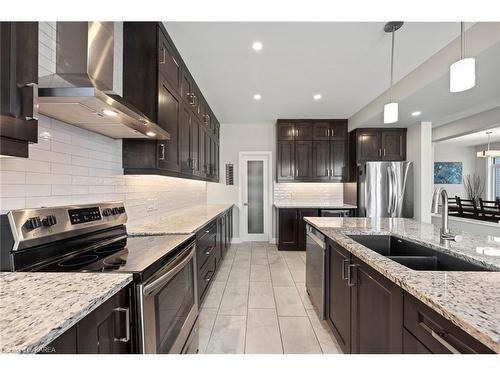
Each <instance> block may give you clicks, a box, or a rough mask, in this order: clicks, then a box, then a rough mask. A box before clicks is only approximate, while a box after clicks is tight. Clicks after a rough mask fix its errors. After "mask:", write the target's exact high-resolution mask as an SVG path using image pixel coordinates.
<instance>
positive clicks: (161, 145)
mask: <svg viewBox="0 0 500 375" xmlns="http://www.w3.org/2000/svg"><path fill="white" fill-rule="evenodd" d="M159 159H160V160H165V144H164V143H160V157H159Z"/></svg>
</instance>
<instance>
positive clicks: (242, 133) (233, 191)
mask: <svg viewBox="0 0 500 375" xmlns="http://www.w3.org/2000/svg"><path fill="white" fill-rule="evenodd" d="M240 151H271V152H272V159H273V162H272V165H271V168H272V171H273V178H274V176H275V175H276V173H275V169H276V159H275V158H276V127H275V124H274V123H261V124H221V131H220V171H221V176H220V183H218V184H214V183H208V185H207V201H208V203H233V204H235V205H237V204H238V194H239V186H238V181H239V166H238V153H239V152H240ZM227 163H232V164H233V165H234V179H233V181H234V185H232V186H228V185H226V176H225V171H226V164H227ZM239 214H240V207H237V206H236V207H235V209H234V215H233V228H234V237H236V238H238V237H239ZM272 222H273V223H275V220H274V218H273V221H272ZM274 232H275V228H274V227H273V237H274Z"/></svg>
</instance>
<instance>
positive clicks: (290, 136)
mask: <svg viewBox="0 0 500 375" xmlns="http://www.w3.org/2000/svg"><path fill="white" fill-rule="evenodd" d="M294 139H295V125H294V123H292V122H278V141H293V140H294Z"/></svg>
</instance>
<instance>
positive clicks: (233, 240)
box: [231, 237, 242, 244]
mask: <svg viewBox="0 0 500 375" xmlns="http://www.w3.org/2000/svg"><path fill="white" fill-rule="evenodd" d="M241 242H242V241H241V238H239V237H233V238H232V239H231V243H235V244H236V243H241Z"/></svg>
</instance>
